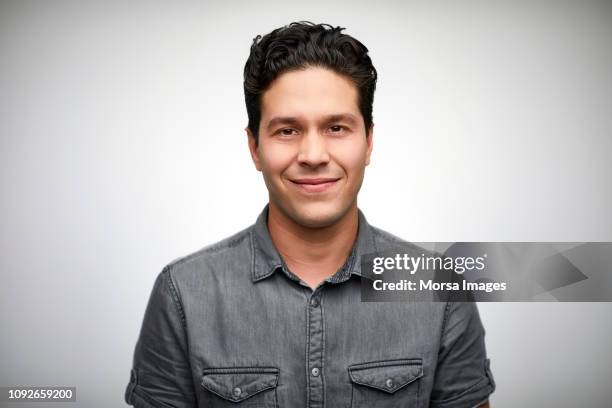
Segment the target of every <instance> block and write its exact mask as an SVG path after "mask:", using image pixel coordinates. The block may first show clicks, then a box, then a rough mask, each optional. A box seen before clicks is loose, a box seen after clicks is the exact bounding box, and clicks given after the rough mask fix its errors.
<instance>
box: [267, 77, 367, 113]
mask: <svg viewBox="0 0 612 408" xmlns="http://www.w3.org/2000/svg"><path fill="white" fill-rule="evenodd" d="M339 112H351V113H353V114H355V115H360V112H359V107H358V91H357V87H356V86H355V84H354V83H353V82H351V80H350V79H349V78H347V77H345V76H343V75H340V74H337V73H336V72H334V71H332V70H330V69H326V68H321V67H309V68H306V69H302V70H294V71H288V72H285V73H283V74H281V75H280V76H279V77H278V78H276V79H275V80H274V81H273V82H272V84H271V85H270V87H269V88H268V89H267V90H266V91H265V92H264V93H263V95H262V99H261V119H262V122H263V121H265V120H267V119H269V118H270V117H271V116H275V115H291V116H303V117H311V116H312V117H317V116H327V115H329V114H334V113H339Z"/></svg>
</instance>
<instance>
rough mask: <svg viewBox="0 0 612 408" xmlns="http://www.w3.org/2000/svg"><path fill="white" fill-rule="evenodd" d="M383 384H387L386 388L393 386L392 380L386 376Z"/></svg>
mask: <svg viewBox="0 0 612 408" xmlns="http://www.w3.org/2000/svg"><path fill="white" fill-rule="evenodd" d="M385 384H386V385H387V388H393V385H394V384H393V380H392V379H390V378H387V381H386V382H385Z"/></svg>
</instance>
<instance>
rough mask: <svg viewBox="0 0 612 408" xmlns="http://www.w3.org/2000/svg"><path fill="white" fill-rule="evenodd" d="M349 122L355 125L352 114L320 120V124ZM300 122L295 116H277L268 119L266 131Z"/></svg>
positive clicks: (340, 114) (341, 114)
mask: <svg viewBox="0 0 612 408" xmlns="http://www.w3.org/2000/svg"><path fill="white" fill-rule="evenodd" d="M342 121H344V122H349V123H351V124H353V125H356V124H357V122H358V121H357V118H356V117H355V115H353V114H352V113H337V114H333V115H327V116H325V117H324V118H323V119H322V122H326V123H329V122H342ZM299 122H300V120H299V118H297V117H295V116H277V117H275V118H272V119H270V121H269V122H268V126H267V130H268V131H270V130H272V128H273V127H274V126H276V125H279V124H291V125H295V124H298V123H299Z"/></svg>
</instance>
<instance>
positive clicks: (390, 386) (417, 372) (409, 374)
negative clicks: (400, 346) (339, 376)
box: [348, 358, 423, 394]
mask: <svg viewBox="0 0 612 408" xmlns="http://www.w3.org/2000/svg"><path fill="white" fill-rule="evenodd" d="M348 370H349V376H350V377H351V381H353V382H354V383H356V384H361V385H365V386H367V387H372V388H377V389H379V390H381V391H385V392H387V393H389V394H393V393H394V392H395V391H397V390H399V389H400V388H402V387H404V386H406V385H408V384H410V383H411V382H413V381H415V380H417V379H418V378H420V377H422V376H423V363H422V361H421V359H416V358H411V359H399V360H385V361H374V362H370V363H361V364H353V365H351V366H349V368H348Z"/></svg>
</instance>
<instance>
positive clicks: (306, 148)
mask: <svg viewBox="0 0 612 408" xmlns="http://www.w3.org/2000/svg"><path fill="white" fill-rule="evenodd" d="M297 161H298V163H300V164H302V165H305V166H310V167H317V166H321V165H324V164H327V163H328V162H329V152H328V151H327V142H326V140H325V137H324V136H323V135H320V134H319V133H318V132H308V133H307V134H305V135H304V137H302V138H301V140H300V147H299V152H298V156H297Z"/></svg>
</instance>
